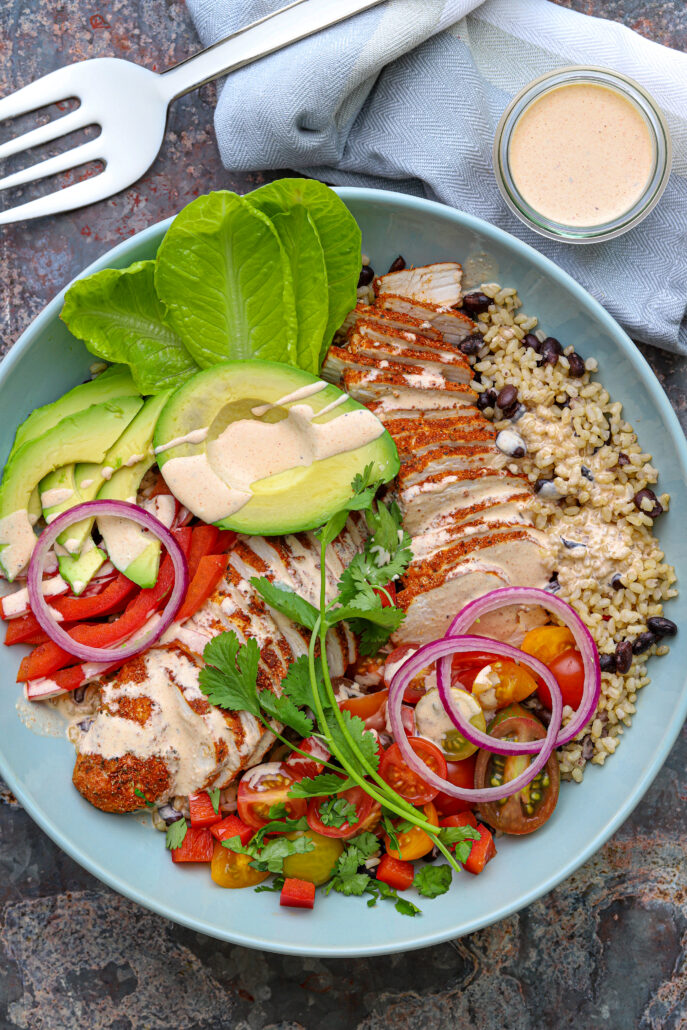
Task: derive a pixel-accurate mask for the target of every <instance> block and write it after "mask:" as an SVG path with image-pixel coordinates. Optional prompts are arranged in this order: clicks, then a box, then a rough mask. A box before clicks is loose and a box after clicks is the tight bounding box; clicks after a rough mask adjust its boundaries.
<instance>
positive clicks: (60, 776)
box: [0, 189, 687, 956]
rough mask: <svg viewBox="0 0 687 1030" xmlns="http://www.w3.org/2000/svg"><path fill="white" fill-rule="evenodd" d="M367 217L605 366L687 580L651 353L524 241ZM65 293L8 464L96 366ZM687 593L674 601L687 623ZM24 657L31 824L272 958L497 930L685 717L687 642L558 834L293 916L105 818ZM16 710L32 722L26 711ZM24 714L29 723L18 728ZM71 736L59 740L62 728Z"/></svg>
mask: <svg viewBox="0 0 687 1030" xmlns="http://www.w3.org/2000/svg"><path fill="white" fill-rule="evenodd" d="M340 195H341V196H342V197H343V199H344V200H345V202H346V204H347V205H348V206H349V207H350V209H351V211H352V212H353V214H354V215H355V217H356V218H357V220H358V222H359V224H360V226H361V228H362V232H363V248H364V251H365V252H366V253H367V254H369V255H370V258H371V260H372V264H373V266H375V267H376V268H377V269H386V268H387V267H388V266H389V264H390V262H391V261H392V260H393V259H394V258H395V257H396V256H397V255H398V254H403V256H404V257H405V258H406V259H407V261H408V262H412V263H414V264H418V265H419V264H424V263H426V262H430V261H440V260H446V259H458V260H460V261H461V262H463V264H464V266H465V267H466V271H467V275H468V277H469V278H471V279H472V282H473V283H478V282H480V281H481V282H484V281H486V280H496V281H498V282H500V283H502V284H503V285H509V286H510V285H512V286H515V287H517V289H518V290H519V293H520V296H521V297H522V300H523V305H524V310H525V311H526V312H528V313H532V314H536V315H538V316H539V318H540V322H541V325H542V327H543V328H544V329H545V330H546V331H547V332H548V333H550V334H552V335H554V336H556V337H557V338H559V339H560V340H562V341H563V342H564V343H566V344H568V343H574V345H575V349H576V350H577V351H578V352H579V353H580V354H582V355H583V356H585V357H589V356H594V357H596V358H597V359H598V361H599V366H600V371H601V377H602V379H603V381H604V382H605V383H606V385H607V386H608V388H609V390H610V391H611V392H612V395H613V397H614V398H615V399H618V400H621V401H622V402H623V403H624V404H625V411H626V415H627V418H628V419H629V420H630V421H631V422H632V423H633V424H634V425H635V427H636V428H637V430H638V432H639V436H640V441H641V444H642V446H643V448H644V449H645V450H647V451H650V452H652V453H653V454H654V455H655V456H656V461H657V464H658V467H659V469H660V473H661V479H660V489H661V491H669V492H670V493H671V494H672V497H673V504H672V512H671V513H669V514H667V515H665V516H663V517H662V518H661V520H660V522H659V524H658V527H659V535H660V539H661V542H662V544H663V546H664V548H665V551H666V553H667V555H668V559H669V560H670V561H671V562H673V563H674V565H675V566H676V567H677V569H678V571H681V570H682V569H683V568H687V535H686V534H685V533H684V530H683V529H681V526H680V513H681V512H684V511H685V510H687V490H686V488H685V482H686V480H687V474H686V472H687V470H686V465H687V447H686V446H685V440H684V438H683V434H682V431H681V429H680V426H679V424H678V421H677V419H676V417H675V415H674V414H673V412H672V410H671V408H670V405H669V403H668V401H667V399H666V397H665V394H664V393H663V391H662V389H661V387H660V386H659V384H658V382H657V380H656V379H655V377H654V375H653V374H652V372H651V370H650V369H649V367H648V365H647V364H646V362H645V361H644V359H643V358H642V356H641V355H640V354H639V353H638V352H637V351H636V349H635V347H634V346H633V344H632V343H631V341H630V340H629V339H628V337H627V336H626V335H625V333H624V332H623V331H622V330H621V329H620V328H619V327H618V325H617V324H616V323H615V322H614V321H613V319H612V318H611V317H610V315H608V314H607V313H606V312H605V311H604V309H603V308H602V307H600V305H599V304H597V303H596V301H594V300H592V299H591V297H589V295H588V294H587V293H586V292H585V291H584V290H583V289H582V288H581V287H580V286H578V285H577V283H575V282H574V281H573V280H572V279H571V278H570V277H569V276H568V275H566V273H565V272H562V271H561V270H560V269H559V268H557V267H556V266H555V265H554V264H552V263H551V262H550V261H548V260H547V259H546V258H545V257H542V255H541V254H538V253H537V252H536V251H534V250H532V249H531V248H530V247H528V246H526V245H525V244H523V243H520V242H519V241H518V240H516V239H514V238H513V237H512V236H508V235H507V234H506V233H504V232H501V231H500V230H499V229H495V228H493V227H492V226H490V225H487V224H486V223H484V222H482V221H480V220H479V219H476V218H471V217H469V216H468V215H464V214H461V213H460V212H457V211H453V210H450V209H449V208H447V207H443V206H441V205H439V204H435V203H430V202H428V201H425V200H417V199H414V198H411V197H408V196H403V195H398V194H394V193H386V192H380V191H376V190H358V189H342V190H340ZM166 228H167V223H166V222H165V223H161V224H160V225H156V226H152V227H151V228H150V229H147V230H146V231H145V232H142V233H139V234H138V235H137V236H135V237H133V238H132V239H130V240H127V241H126V242H125V243H122V244H120V246H118V247H116V248H115V249H114V250H112V251H110V253H109V254H107V255H106V256H105V257H103V258H101V259H100V260H99V261H97V262H96V263H95V264H93V265H92V266H91V267H90V268H89V269H87V270H86V272H85V274H86V275H88V274H90V273H91V272H94V271H97V270H99V269H101V268H105V267H108V266H111V267H122V266H125V265H128V264H129V263H130V262H132V261H138V260H141V259H143V258H151V257H153V256H154V255H155V252H156V250H157V247H158V244H159V242H160V240H161V238H162V236H163V233H164V232H165V229H166ZM62 300H63V296H62V294H60V295H59V296H58V297H56V298H55V299H54V300H53V301H52V303H51V304H49V305H48V306H47V308H46V309H45V310H44V311H43V312H42V314H41V315H39V317H38V318H37V319H36V320H35V322H34V323H33V324H32V325H31V326H30V328H29V329H28V330H27V331H26V332H25V333H24V335H23V336H22V338H21V340H19V342H18V343H17V344H16V346H15V347H14V348H13V349H12V351H11V353H10V354H9V356H8V357H7V358H6V359H5V361H4V362H3V364H2V367H1V368H0V406H1V408H2V413H3V417H2V429H1V430H0V460H1V461H3V462H4V460H5V458H6V456H7V453H8V451H9V447H10V444H11V440H12V436H13V433H14V429H15V427H16V426H17V424H18V423H19V422H20V421H21V420H22V419H23V418H25V417H26V415H27V414H28V413H29V412H30V411H31V410H32V409H33V408H35V407H36V406H37V405H39V404H45V403H46V402H48V401H52V400H54V399H55V398H57V397H58V396H60V394H62V393H63V392H64V391H65V390H67V389H68V388H69V387H71V386H74V385H75V384H76V383H78V382H79V381H81V380H82V379H83V378H84V377H85V375H86V373H87V370H88V366H89V364H90V363H91V361H92V359H91V357H90V356H89V355H88V354H87V352H86V350H85V348H84V347H83V346H82V345H81V344H80V343H79V342H77V341H76V340H75V339H73V337H72V336H71V335H70V334H69V332H68V331H67V329H66V328H65V327H64V326H63V325H62V323H61V322H60V321H59V318H58V315H59V312H60V309H61V307H62ZM686 609H687V595H683V597H682V598H678V599H677V600H676V601H674V602H672V603H671V605H670V610H669V615H670V617H671V618H672V619H674V620H675V621H676V622H677V623H678V624H679V625H684V624H685V623H686V622H687V619H686V618H685V615H686V614H687V612H686ZM17 650H18V649H17V648H13V649H12V650H11V651H4V650H3V651H2V654H0V669H1V671H2V679H3V684H2V691H1V692H0V771H1V772H2V775H3V776H4V778H5V780H6V781H7V782H8V784H9V786H10V787H11V789H12V790H13V791H14V793H15V794H16V795H17V797H18V798H19V799H20V801H21V802H22V804H23V805H24V807H25V808H26V810H27V811H28V812H29V814H30V815H31V816H32V817H33V818H34V819H35V820H36V822H37V823H38V824H39V825H40V826H41V827H42V828H43V829H44V830H45V832H46V833H47V834H48V835H49V836H50V837H52V839H53V840H54V841H55V842H56V843H57V844H58V845H59V846H60V847H61V848H63V849H64V850H65V851H66V852H67V853H68V854H69V855H71V856H72V857H73V858H74V859H76V861H77V862H79V863H80V864H81V865H82V866H84V867H85V868H86V869H88V870H90V872H92V873H94V875H95V876H97V877H99V878H100V879H101V880H103V881H104V882H105V883H107V884H109V885H110V886H111V887H113V888H114V889H115V890H117V891H120V892H121V893H122V894H125V895H127V896H128V897H130V898H132V899H133V900H134V901H137V902H139V903H140V904H141V905H144V906H146V907H147V908H150V909H153V910H154V911H156V912H159V913H160V915H163V916H165V917H167V918H169V919H173V920H175V921H176V922H178V923H182V924H184V925H185V926H189V927H192V928H193V929H194V930H197V931H200V932H202V933H206V934H210V935H211V936H213V937H217V938H220V939H223V940H228V941H233V942H235V943H238V944H244V945H247V946H249V947H253V948H264V949H266V950H268V951H278V952H288V953H294V954H302V955H318V956H337V955H339V956H345V955H375V954H382V953H386V952H394V951H400V952H403V951H406V950H407V949H409V948H420V947H423V946H426V945H429V944H435V943H437V942H439V941H443V940H446V939H448V938H451V937H458V936H459V935H461V934H465V933H469V932H470V931H472V930H477V929H479V928H480V927H483V926H486V925H488V924H489V923H493V922H494V921H496V920H498V919H502V918H503V917H504V916H507V915H509V914H510V913H512V912H515V911H516V910H517V909H520V908H522V907H523V906H525V905H527V904H529V903H530V902H531V901H534V900H535V899H536V898H538V897H540V896H541V895H542V894H545V893H546V892H547V891H550V890H551V889H552V887H555V885H556V884H558V883H560V881H561V880H563V879H565V877H566V876H569V875H570V874H571V873H572V872H573V870H575V869H576V868H577V867H578V866H579V865H581V864H582V862H584V861H586V860H587V859H588V858H590V856H591V855H593V854H594V852H595V851H596V850H597V848H599V847H600V846H601V845H602V844H603V843H604V841H605V840H607V839H608V837H609V836H610V835H611V834H612V833H613V831H614V830H616V829H617V828H618V826H620V824H621V823H622V822H623V820H624V819H626V818H627V816H628V815H629V814H630V812H631V811H632V809H633V808H634V806H635V805H636V804H637V803H638V802H639V801H640V799H641V797H642V795H643V794H644V792H645V791H646V789H647V787H648V786H649V785H650V783H651V781H652V780H653V778H654V777H655V776H656V773H657V772H658V770H659V769H660V767H661V765H662V763H663V762H664V760H665V759H666V757H667V755H668V752H669V750H670V748H671V746H672V744H673V742H674V741H675V739H676V737H677V735H678V733H679V730H680V727H681V725H682V722H683V720H684V718H685V715H686V714H687V689H686V687H685V670H686V669H687V634H685V633H682V634H681V635H678V637H677V638H676V640H675V641H674V643H673V646H672V648H671V652H670V654H669V655H668V656H667V657H665V658H660V659H654V660H652V662H651V673H652V675H653V678H654V680H653V682H652V683H651V684H650V686H648V687H646V688H645V689H644V690H643V691H642V696H641V697H640V698H639V702H638V712H637V715H636V717H635V720H634V725H633V726H632V729H631V730H629V731H627V733H626V735H625V738H624V740H623V745H622V747H620V748H619V750H618V752H617V754H616V755H615V756H614V757H613V758H611V759H610V761H609V762H608V764H607V766H606V767H605V768H598V767H596V766H594V767H592V766H588V767H587V771H586V773H585V778H584V782H583V783H582V784H581V785H579V786H577V785H574V784H564V785H563V788H562V791H561V798H560V802H559V804H558V807H557V809H556V811H555V813H554V815H553V817H552V818H551V819H550V820H549V822H548V823H547V824H546V825H545V826H544V827H543V828H542V829H541V830H539V831H538V832H537V833H535V834H533V835H532V836H530V837H526V838H524V839H517V838H504V839H502V840H500V841H499V855H498V858H497V859H496V860H495V861H494V862H492V863H490V865H489V866H488V867H487V869H486V870H485V872H484V873H483V874H482V875H481V876H480V877H479V878H473V877H471V876H469V875H467V874H466V875H465V876H462V877H454V884H453V887H452V889H451V892H450V894H449V895H447V896H446V897H442V898H441V900H436V901H424V900H423V902H422V909H423V915H422V916H418V917H416V918H414V919H411V918H409V917H407V916H402V915H399V914H398V913H397V912H396V911H395V910H394V907H393V905H391V904H390V903H380V904H379V905H378V906H377V907H376V908H374V909H368V908H367V907H366V905H365V901H364V899H357V898H344V897H342V896H340V895H336V894H334V895H331V896H330V897H328V898H325V897H324V896H321V897H319V898H318V901H317V904H316V907H315V910H314V911H313V912H300V913H299V912H293V911H289V910H284V909H280V907H279V904H278V899H277V897H276V896H275V895H274V894H255V893H254V892H253V891H252V890H244V891H230V890H221V889H220V888H218V887H216V886H215V885H214V884H213V883H212V881H211V880H210V876H209V873H208V870H207V868H206V867H198V868H193V867H188V866H186V867H182V868H179V867H177V866H174V865H173V864H172V862H171V861H170V859H169V855H168V854H167V853H166V852H165V849H164V840H163V837H162V835H161V834H158V833H156V832H155V831H153V830H151V829H150V828H149V826H146V825H144V824H143V820H142V819H141V818H140V817H135V816H113V815H105V814H103V813H102V812H98V811H96V809H94V808H92V807H91V806H90V805H89V804H87V802H85V801H84V800H83V798H82V797H81V796H80V795H79V794H78V793H77V791H76V790H75V789H74V788H73V787H72V784H71V774H72V767H73V762H74V752H73V749H72V747H71V745H70V744H69V743H68V742H67V740H66V739H65V738H64V737H63V736H62V737H59V736H58V737H56V736H41V735H38V734H37V733H36V727H35V726H34V727H33V728H29V727H27V725H26V722H27V721H30V718H27V715H26V708H27V705H26V702H23V703H22V701H21V700H20V698H21V690H20V688H19V687H18V686H16V685H15V683H14V679H15V675H16V670H17V664H18V655H17ZM17 707H19V709H20V711H19V712H18V711H17ZM22 713H23V719H20V718H19V716H20V715H22ZM58 732H59V731H58Z"/></svg>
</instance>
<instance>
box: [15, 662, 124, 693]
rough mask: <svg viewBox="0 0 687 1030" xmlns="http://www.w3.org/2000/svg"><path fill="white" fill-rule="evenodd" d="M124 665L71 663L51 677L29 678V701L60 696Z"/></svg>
mask: <svg viewBox="0 0 687 1030" xmlns="http://www.w3.org/2000/svg"><path fill="white" fill-rule="evenodd" d="M122 665H124V659H123V660H122V661H121V662H109V663H98V662H83V663H81V664H80V665H70V666H69V667H68V668H67V669H59V670H58V671H57V672H55V673H53V675H52V676H51V677H50V679H37V680H29V681H28V683H27V684H26V696H27V698H28V700H29V701H42V700H44V699H45V698H46V697H59V695H60V693H61V692H62V693H65V692H66V691H69V690H76V688H77V687H81V686H83V685H84V684H87V683H92V682H93V680H95V679H97V678H98V677H99V676H105V675H106V674H107V673H110V672H115V671H116V670H117V669H120V668H121V667H122Z"/></svg>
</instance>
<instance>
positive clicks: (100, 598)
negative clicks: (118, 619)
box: [50, 572, 140, 622]
mask: <svg viewBox="0 0 687 1030" xmlns="http://www.w3.org/2000/svg"><path fill="white" fill-rule="evenodd" d="M139 589H140V588H139V587H138V586H137V585H136V584H135V583H133V582H132V581H131V580H130V579H127V578H126V576H125V575H124V574H123V573H121V572H119V573H118V574H117V575H116V576H115V578H114V579H113V580H112V582H111V583H108V585H107V586H106V587H105V589H104V590H102V591H101V592H100V593H99V594H93V595H91V596H89V597H58V598H57V600H56V601H51V602H50V603H51V607H53V608H54V609H55V611H57V612H59V613H60V615H61V616H62V618H63V619H64V620H65V622H82V621H83V620H84V619H97V618H100V617H101V616H103V615H113V614H114V613H116V612H121V611H123V609H124V605H125V602H126V601H128V599H129V598H130V597H131V595H132V594H134V593H136V592H137V591H138V590H139Z"/></svg>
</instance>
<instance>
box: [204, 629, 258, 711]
mask: <svg viewBox="0 0 687 1030" xmlns="http://www.w3.org/2000/svg"><path fill="white" fill-rule="evenodd" d="M203 659H204V661H205V663H206V665H205V668H203V669H201V670H200V677H199V683H200V689H201V690H202V691H203V693H204V694H205V696H206V697H207V699H208V701H210V703H211V704H213V705H217V706H218V707H219V708H226V709H227V710H228V711H230V712H250V714H251V715H254V716H259V715H260V703H259V701H258V690H257V679H258V661H259V659H260V649H259V648H258V644H257V641H255V640H252V639H251V640H248V641H247V642H246V643H245V644H243V645H241V644H240V643H239V639H238V637H237V636H236V634H235V633H234V632H233V631H231V630H229V631H228V632H226V633H220V634H219V635H218V636H216V637H214V638H213V639H212V640H211V641H210V642H209V643H208V644H206V645H205V650H204V651H203Z"/></svg>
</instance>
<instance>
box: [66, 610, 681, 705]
mask: <svg viewBox="0 0 687 1030" xmlns="http://www.w3.org/2000/svg"><path fill="white" fill-rule="evenodd" d="M667 621H668V620H667V619H666V622H667ZM85 696H86V688H85V687H77V688H76V690H75V691H74V693H73V694H72V700H73V702H74V704H75V705H80V704H81V703H82V701H83V699H84V698H85Z"/></svg>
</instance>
